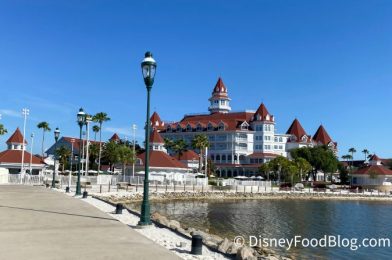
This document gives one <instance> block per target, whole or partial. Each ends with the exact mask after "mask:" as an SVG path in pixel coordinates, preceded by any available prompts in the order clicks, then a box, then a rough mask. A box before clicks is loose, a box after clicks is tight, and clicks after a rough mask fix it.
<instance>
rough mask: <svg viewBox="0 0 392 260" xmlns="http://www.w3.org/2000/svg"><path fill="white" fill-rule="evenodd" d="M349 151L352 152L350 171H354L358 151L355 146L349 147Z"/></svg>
mask: <svg viewBox="0 0 392 260" xmlns="http://www.w3.org/2000/svg"><path fill="white" fill-rule="evenodd" d="M348 152H349V153H351V167H350V172H351V173H352V171H353V168H354V153H356V152H357V150H355V148H354V147H351V148H350V149H348Z"/></svg>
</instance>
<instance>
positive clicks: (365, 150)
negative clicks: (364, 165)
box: [362, 148, 370, 162]
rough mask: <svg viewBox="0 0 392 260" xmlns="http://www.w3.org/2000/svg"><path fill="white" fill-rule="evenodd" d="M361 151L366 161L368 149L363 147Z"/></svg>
mask: <svg viewBox="0 0 392 260" xmlns="http://www.w3.org/2000/svg"><path fill="white" fill-rule="evenodd" d="M362 153H363V154H364V155H365V162H366V160H367V156H368V154H369V153H370V152H369V150H368V149H366V148H365V149H363V151H362Z"/></svg>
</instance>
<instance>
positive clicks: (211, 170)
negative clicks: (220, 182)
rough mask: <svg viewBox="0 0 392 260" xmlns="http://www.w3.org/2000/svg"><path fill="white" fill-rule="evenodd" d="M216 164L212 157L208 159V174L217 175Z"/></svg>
mask: <svg viewBox="0 0 392 260" xmlns="http://www.w3.org/2000/svg"><path fill="white" fill-rule="evenodd" d="M215 172H216V166H215V164H214V162H213V161H212V160H211V159H207V176H208V177H210V176H211V175H215Z"/></svg>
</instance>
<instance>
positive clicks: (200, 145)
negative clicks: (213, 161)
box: [192, 134, 210, 172]
mask: <svg viewBox="0 0 392 260" xmlns="http://www.w3.org/2000/svg"><path fill="white" fill-rule="evenodd" d="M209 146H210V142H209V141H208V137H207V136H206V135H205V134H198V135H195V137H194V138H193V140H192V147H193V149H198V150H199V171H200V172H201V168H202V164H203V163H202V161H203V151H204V149H206V148H207V147H209Z"/></svg>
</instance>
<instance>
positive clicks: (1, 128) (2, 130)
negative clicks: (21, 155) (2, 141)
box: [0, 124, 8, 136]
mask: <svg viewBox="0 0 392 260" xmlns="http://www.w3.org/2000/svg"><path fill="white" fill-rule="evenodd" d="M6 133H8V131H7V129H5V127H4V125H3V124H0V136H1V135H5V134H6Z"/></svg>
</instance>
